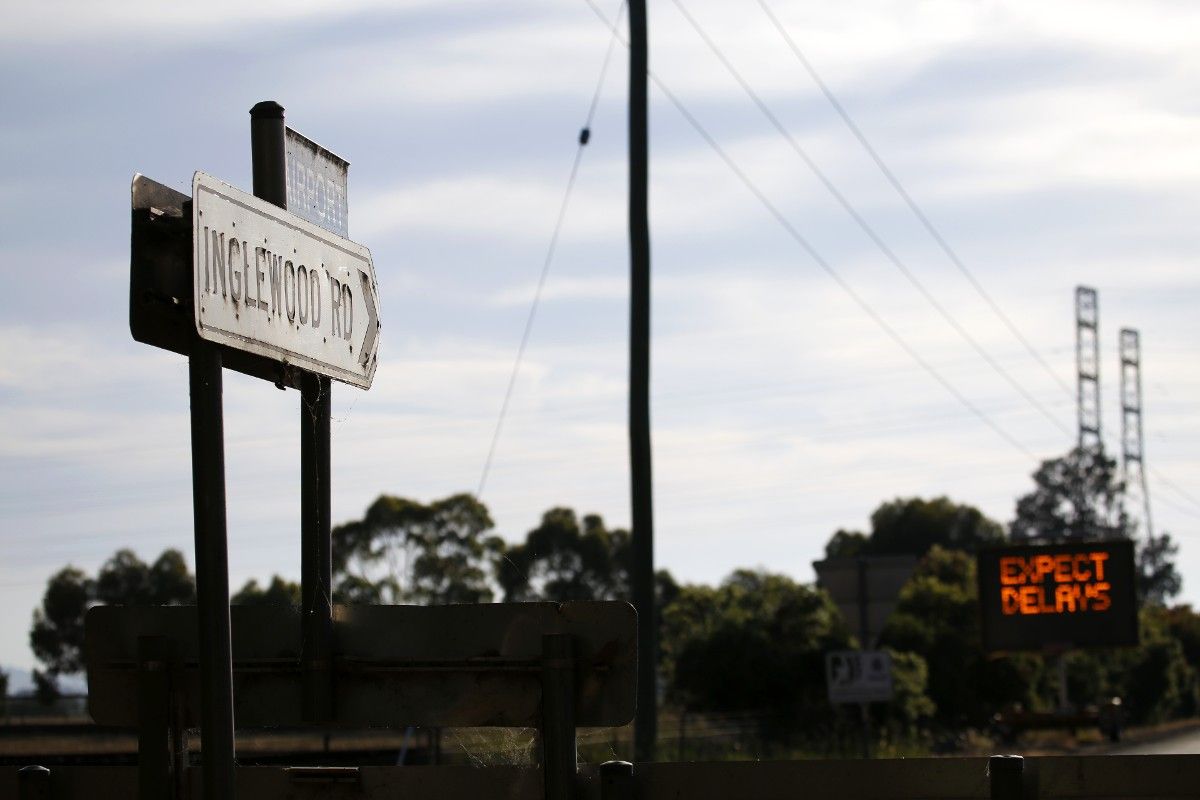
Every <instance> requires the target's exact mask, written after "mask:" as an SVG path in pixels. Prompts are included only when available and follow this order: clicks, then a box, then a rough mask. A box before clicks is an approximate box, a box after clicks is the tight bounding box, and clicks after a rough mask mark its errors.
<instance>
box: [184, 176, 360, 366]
mask: <svg viewBox="0 0 1200 800" xmlns="http://www.w3.org/2000/svg"><path fill="white" fill-rule="evenodd" d="M192 245H193V254H192V259H193V260H192V264H193V275H194V282H195V293H194V298H195V318H196V331H197V332H198V333H199V335H200V337H201V338H203V339H207V340H208V341H211V342H217V343H219V344H223V345H226V346H228V347H233V348H237V349H239V350H245V351H248V352H251V353H255V354H257V355H260V356H265V357H267V358H271V359H274V360H277V361H280V362H282V363H285V364H289V365H292V366H295V367H297V368H299V369H303V370H307V371H309V372H314V373H317V374H319V375H326V376H328V377H330V378H333V379H335V380H339V381H342V382H344V383H349V384H351V385H352V386H358V387H360V388H363V389H368V388H370V386H371V379H372V378H373V377H374V376H375V367H376V365H377V362H378V358H377V352H378V347H379V290H378V284H377V283H376V280H375V268H374V265H373V264H372V261H371V253H370V251H368V250H367V248H365V247H363V246H362V245H360V244H356V243H354V242H352V241H350V240H349V239H343V238H342V237H340V236H337V235H336V234H333V233H330V232H328V231H326V230H324V229H322V228H320V227H318V226H317V225H314V224H312V223H311V222H308V221H306V220H303V219H300V218H299V217H297V216H296V215H294V214H289V213H288V212H286V211H284V210H283V209H280V208H278V207H276V206H274V205H272V204H270V203H268V202H266V201H265V200H260V199H258V198H257V197H255V196H254V195H251V194H247V193H246V192H243V191H241V190H240V189H236V188H234V187H233V186H230V185H229V184H227V183H225V182H223V181H220V180H217V179H216V178H213V177H212V176H210V175H206V174H204V173H203V172H197V173H196V175H195V177H194V178H193V179H192Z"/></svg>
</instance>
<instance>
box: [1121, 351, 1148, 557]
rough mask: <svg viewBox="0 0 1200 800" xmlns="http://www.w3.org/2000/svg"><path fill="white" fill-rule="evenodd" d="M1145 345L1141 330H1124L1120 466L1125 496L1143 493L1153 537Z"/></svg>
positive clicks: (1144, 510) (1142, 503)
mask: <svg viewBox="0 0 1200 800" xmlns="http://www.w3.org/2000/svg"><path fill="white" fill-rule="evenodd" d="M1141 351H1142V348H1141V344H1140V343H1139V341H1138V332H1137V331H1135V330H1133V329H1132V328H1122V329H1121V466H1122V469H1123V471H1124V473H1125V496H1126V497H1130V498H1131V499H1132V495H1134V494H1136V493H1138V492H1140V493H1141V496H1142V497H1141V499H1142V502H1141V506H1142V513H1143V514H1144V515H1145V522H1146V538H1147V539H1153V538H1154V525H1153V523H1152V521H1151V517H1150V488H1149V486H1148V485H1147V483H1146V455H1145V451H1144V449H1143V439H1142V352H1141Z"/></svg>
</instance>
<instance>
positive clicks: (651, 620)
mask: <svg viewBox="0 0 1200 800" xmlns="http://www.w3.org/2000/svg"><path fill="white" fill-rule="evenodd" d="M647 51H648V47H647V33H646V0H630V2H629V250H630V270H629V273H630V296H629V305H630V309H629V466H630V470H629V472H630V481H631V507H632V511H633V605H634V608H636V609H637V613H638V633H637V637H638V668H637V669H638V680H637V712H636V716H635V717H634V755H635V757H636V759H637V760H638V761H653V760H654V751H655V741H656V740H657V738H658V731H657V727H658V709H657V705H658V698H657V682H658V681H657V672H658V670H657V667H658V623H657V620H656V619H655V613H654V611H655V609H654V503H653V494H652V491H653V490H652V481H651V465H650V220H649V137H648V131H647V128H648V125H647V120H648V108H647V87H646V80H647V75H648V52H647Z"/></svg>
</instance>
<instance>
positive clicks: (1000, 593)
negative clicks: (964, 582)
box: [977, 541, 1138, 652]
mask: <svg viewBox="0 0 1200 800" xmlns="http://www.w3.org/2000/svg"><path fill="white" fill-rule="evenodd" d="M977 572H978V576H979V577H978V580H979V608H980V613H981V615H982V621H983V646H984V649H985V650H987V651H988V652H997V651H1005V650H1043V649H1046V648H1054V649H1062V648H1067V647H1106V646H1107V647H1114V646H1121V645H1136V644H1137V642H1138V617H1137V595H1136V592H1135V582H1136V576H1135V570H1134V563H1133V542H1130V541H1108V542H1075V543H1071V544H1054V545H1022V546H1015V547H997V548H989V549H987V550H981V551H980V552H979V557H978V570H977Z"/></svg>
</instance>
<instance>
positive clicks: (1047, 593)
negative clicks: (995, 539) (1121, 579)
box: [1000, 551, 1112, 616]
mask: <svg viewBox="0 0 1200 800" xmlns="http://www.w3.org/2000/svg"><path fill="white" fill-rule="evenodd" d="M1108 556H1109V554H1108V553H1105V552H1101V551H1094V552H1090V553H1060V554H1058V555H1049V554H1039V555H1032V556H1001V558H1000V610H1001V611H1002V612H1003V613H1004V614H1005V615H1007V616H1012V615H1016V614H1020V615H1032V614H1074V613H1079V612H1086V611H1090V612H1100V611H1107V610H1108V609H1109V608H1110V607H1111V606H1112V598H1111V597H1110V596H1109V591H1110V590H1111V588H1112V587H1111V586H1110V584H1109V583H1108V581H1107V580H1106V579H1105V577H1104V566H1105V562H1106V561H1107V560H1108Z"/></svg>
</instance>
